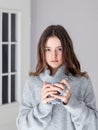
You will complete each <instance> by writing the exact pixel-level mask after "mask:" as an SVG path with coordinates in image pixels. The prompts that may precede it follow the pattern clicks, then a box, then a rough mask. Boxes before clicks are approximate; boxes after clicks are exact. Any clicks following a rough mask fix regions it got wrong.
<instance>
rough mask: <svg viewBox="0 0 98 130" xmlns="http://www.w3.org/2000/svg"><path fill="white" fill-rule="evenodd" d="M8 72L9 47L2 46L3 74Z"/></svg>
mask: <svg viewBox="0 0 98 130" xmlns="http://www.w3.org/2000/svg"><path fill="white" fill-rule="evenodd" d="M7 72H8V45H2V73H7Z"/></svg>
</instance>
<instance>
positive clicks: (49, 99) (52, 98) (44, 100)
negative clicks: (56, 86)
mask: <svg viewBox="0 0 98 130" xmlns="http://www.w3.org/2000/svg"><path fill="white" fill-rule="evenodd" d="M53 100H55V98H54V97H50V98H45V99H43V100H42V102H43V103H44V104H46V103H48V102H50V101H53Z"/></svg>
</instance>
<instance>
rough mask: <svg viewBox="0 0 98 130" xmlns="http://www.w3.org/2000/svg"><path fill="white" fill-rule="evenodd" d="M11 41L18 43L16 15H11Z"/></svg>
mask: <svg viewBox="0 0 98 130" xmlns="http://www.w3.org/2000/svg"><path fill="white" fill-rule="evenodd" d="M11 41H12V42H15V41H16V15H15V14H11Z"/></svg>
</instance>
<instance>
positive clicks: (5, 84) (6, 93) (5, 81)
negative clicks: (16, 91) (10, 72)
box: [2, 76, 8, 104]
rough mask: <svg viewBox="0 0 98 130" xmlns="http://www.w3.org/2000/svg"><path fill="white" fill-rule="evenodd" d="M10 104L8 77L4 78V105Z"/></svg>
mask: <svg viewBox="0 0 98 130" xmlns="http://www.w3.org/2000/svg"><path fill="white" fill-rule="evenodd" d="M5 103H8V76H3V77H2V104H5Z"/></svg>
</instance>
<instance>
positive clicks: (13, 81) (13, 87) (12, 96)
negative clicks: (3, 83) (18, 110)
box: [11, 75, 15, 102]
mask: <svg viewBox="0 0 98 130" xmlns="http://www.w3.org/2000/svg"><path fill="white" fill-rule="evenodd" d="M14 101H15V75H12V76H11V102H14Z"/></svg>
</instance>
